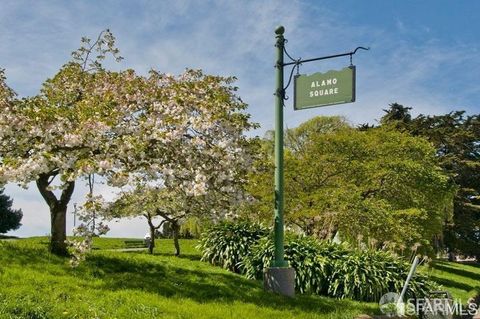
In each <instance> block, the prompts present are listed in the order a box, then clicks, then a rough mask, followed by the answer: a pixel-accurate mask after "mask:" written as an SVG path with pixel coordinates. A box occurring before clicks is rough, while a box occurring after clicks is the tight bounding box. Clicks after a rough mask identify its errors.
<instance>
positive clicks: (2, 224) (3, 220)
mask: <svg viewBox="0 0 480 319" xmlns="http://www.w3.org/2000/svg"><path fill="white" fill-rule="evenodd" d="M3 192H4V189H3V188H2V189H0V234H4V233H6V232H8V231H10V230H16V229H18V228H19V227H20V226H22V224H21V223H20V222H21V220H22V217H23V213H22V210H21V209H13V208H12V204H13V200H12V199H11V198H10V197H8V196H7V195H5V194H4V193H3Z"/></svg>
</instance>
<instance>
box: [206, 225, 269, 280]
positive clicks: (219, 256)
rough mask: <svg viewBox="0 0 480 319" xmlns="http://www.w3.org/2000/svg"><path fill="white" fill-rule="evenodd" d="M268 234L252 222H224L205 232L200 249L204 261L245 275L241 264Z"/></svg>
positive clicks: (265, 229) (263, 228)
mask: <svg viewBox="0 0 480 319" xmlns="http://www.w3.org/2000/svg"><path fill="white" fill-rule="evenodd" d="M267 234H268V230H267V228H265V227H263V226H262V225H260V224H257V223H251V222H237V223H233V222H222V223H220V224H217V225H214V226H212V227H210V228H209V229H207V231H205V232H204V233H203V234H202V236H201V239H200V244H199V246H198V248H199V249H200V250H201V251H202V260H203V261H208V262H210V263H211V264H214V265H219V266H221V267H223V268H225V269H228V270H230V271H233V272H237V273H244V268H243V264H241V263H240V262H241V261H242V260H243V259H244V258H245V257H246V256H248V254H249V253H250V250H251V247H252V246H253V245H255V244H256V243H257V242H258V240H259V239H260V238H262V237H265V236H266V235H267Z"/></svg>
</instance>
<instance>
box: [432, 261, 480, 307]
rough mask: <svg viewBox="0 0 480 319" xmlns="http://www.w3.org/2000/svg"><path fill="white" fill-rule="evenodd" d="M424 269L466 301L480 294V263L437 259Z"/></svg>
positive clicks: (456, 296)
mask: <svg viewBox="0 0 480 319" xmlns="http://www.w3.org/2000/svg"><path fill="white" fill-rule="evenodd" d="M423 271H424V272H425V273H427V274H429V275H430V276H431V277H432V279H433V280H435V281H436V282H438V283H439V284H441V285H442V286H443V287H444V288H445V290H448V291H449V292H450V293H451V294H452V296H453V297H454V298H459V299H461V300H462V301H463V302H464V303H466V302H467V300H468V298H470V297H474V296H477V295H479V294H480V264H460V263H453V262H446V261H436V262H434V263H433V264H432V265H431V267H428V268H427V267H425V268H424V269H423Z"/></svg>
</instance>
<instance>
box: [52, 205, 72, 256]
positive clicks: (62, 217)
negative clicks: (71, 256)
mask: <svg viewBox="0 0 480 319" xmlns="http://www.w3.org/2000/svg"><path fill="white" fill-rule="evenodd" d="M50 222H51V235H52V236H51V239H50V251H51V252H52V253H53V254H55V255H59V256H66V255H68V250H67V243H66V240H67V207H66V206H65V207H56V208H55V209H53V210H51V211H50Z"/></svg>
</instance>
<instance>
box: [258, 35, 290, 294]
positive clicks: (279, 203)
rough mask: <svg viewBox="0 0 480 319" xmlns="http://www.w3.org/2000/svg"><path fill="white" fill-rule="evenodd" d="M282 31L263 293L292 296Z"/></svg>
mask: <svg viewBox="0 0 480 319" xmlns="http://www.w3.org/2000/svg"><path fill="white" fill-rule="evenodd" d="M284 32H285V28H284V27H283V26H279V27H278V28H277V29H276V30H275V34H276V44H275V46H276V48H277V60H276V63H275V83H276V90H275V209H274V211H275V222H274V236H275V258H274V260H273V263H272V265H271V267H270V268H267V269H266V270H265V274H264V286H265V289H266V290H269V291H273V292H276V293H280V294H282V295H286V296H291V297H293V296H294V294H295V271H294V269H293V268H289V267H288V263H287V262H286V261H285V258H284V243H283V241H284V222H283V208H284V198H283V182H284V178H283V100H284V96H285V91H284V88H283V67H284V64H283V51H284V44H285V38H284V37H283V33H284Z"/></svg>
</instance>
